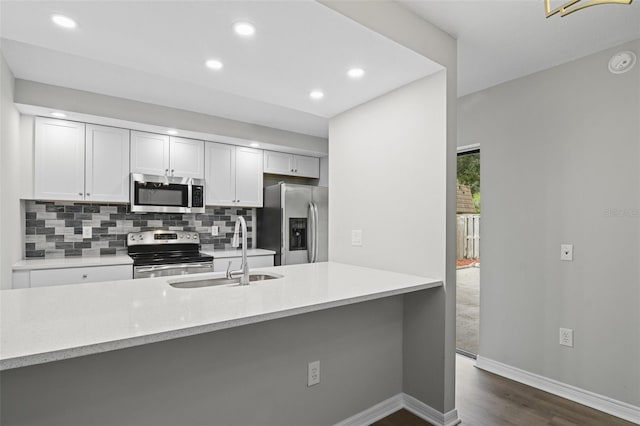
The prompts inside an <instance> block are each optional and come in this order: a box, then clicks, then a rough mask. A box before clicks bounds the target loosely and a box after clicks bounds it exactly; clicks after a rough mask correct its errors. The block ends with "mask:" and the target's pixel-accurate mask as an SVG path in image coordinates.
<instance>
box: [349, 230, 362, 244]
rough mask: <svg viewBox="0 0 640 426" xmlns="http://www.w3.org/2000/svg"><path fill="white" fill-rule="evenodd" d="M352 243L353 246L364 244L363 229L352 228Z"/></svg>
mask: <svg viewBox="0 0 640 426" xmlns="http://www.w3.org/2000/svg"><path fill="white" fill-rule="evenodd" d="M351 245H352V246H353V247H361V246H362V229H353V230H351Z"/></svg>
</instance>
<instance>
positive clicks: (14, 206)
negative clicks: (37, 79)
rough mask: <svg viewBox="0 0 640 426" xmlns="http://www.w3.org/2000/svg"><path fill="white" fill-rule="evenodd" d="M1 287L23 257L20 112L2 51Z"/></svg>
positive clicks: (0, 153)
mask: <svg viewBox="0 0 640 426" xmlns="http://www.w3.org/2000/svg"><path fill="white" fill-rule="evenodd" d="M0 57H1V58H0V62H2V64H1V67H2V68H1V72H0V74H1V75H0V78H1V80H2V82H1V89H0V92H1V93H0V96H1V98H2V99H1V104H0V109H1V118H0V122H1V127H2V131H1V140H0V289H8V288H11V265H12V264H13V263H15V262H16V261H17V260H19V259H20V258H21V257H22V253H23V247H22V228H23V225H22V220H21V212H20V198H19V194H20V138H19V126H20V124H19V122H20V114H19V113H18V111H17V110H16V109H15V107H14V105H13V95H14V78H13V74H12V73H11V70H10V69H9V67H8V66H7V63H6V61H5V59H4V56H2V55H1V54H0Z"/></svg>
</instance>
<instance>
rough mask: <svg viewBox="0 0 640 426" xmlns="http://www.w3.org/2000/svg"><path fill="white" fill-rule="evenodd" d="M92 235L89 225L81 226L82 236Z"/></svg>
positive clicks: (88, 236)
mask: <svg viewBox="0 0 640 426" xmlns="http://www.w3.org/2000/svg"><path fill="white" fill-rule="evenodd" d="M92 236H93V228H91V227H90V226H83V227H82V238H91V237H92Z"/></svg>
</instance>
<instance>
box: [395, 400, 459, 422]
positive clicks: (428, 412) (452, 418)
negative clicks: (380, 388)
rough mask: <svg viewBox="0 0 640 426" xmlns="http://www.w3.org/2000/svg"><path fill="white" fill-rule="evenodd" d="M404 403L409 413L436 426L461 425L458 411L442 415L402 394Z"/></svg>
mask: <svg viewBox="0 0 640 426" xmlns="http://www.w3.org/2000/svg"><path fill="white" fill-rule="evenodd" d="M402 396H403V401H404V408H405V409H407V411H411V412H412V413H413V414H415V415H416V416H418V417H420V418H421V419H423V420H426V421H428V422H429V423H431V424H433V425H436V426H455V425H457V424H458V423H460V419H459V418H458V411H457V410H455V409H453V410H451V411H449V412H447V413H442V412H440V411H438V410H436V409H435V408H432V407H430V406H428V405H427V404H425V403H424V402H422V401H419V400H417V399H415V398H414V397H412V396H411V395H407V394H406V393H404V394H402Z"/></svg>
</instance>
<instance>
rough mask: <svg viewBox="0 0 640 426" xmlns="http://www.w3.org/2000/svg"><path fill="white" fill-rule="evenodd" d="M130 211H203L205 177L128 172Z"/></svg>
mask: <svg viewBox="0 0 640 426" xmlns="http://www.w3.org/2000/svg"><path fill="white" fill-rule="evenodd" d="M131 211H132V212H156V213H204V179H194V178H186V177H175V176H156V175H145V174H141V173H131Z"/></svg>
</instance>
